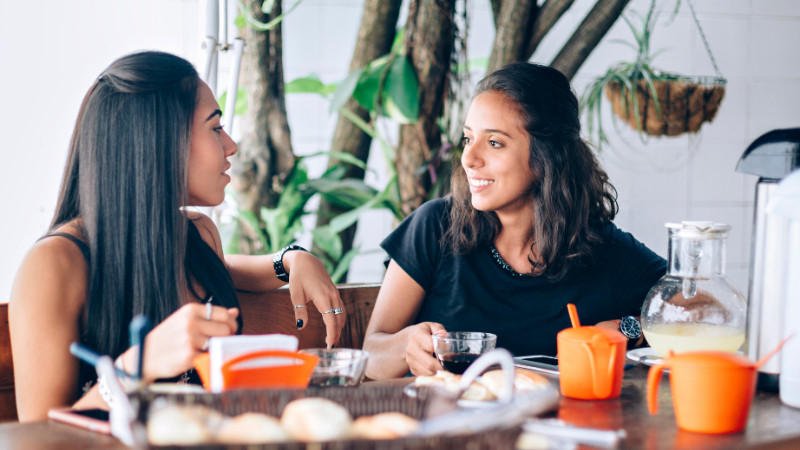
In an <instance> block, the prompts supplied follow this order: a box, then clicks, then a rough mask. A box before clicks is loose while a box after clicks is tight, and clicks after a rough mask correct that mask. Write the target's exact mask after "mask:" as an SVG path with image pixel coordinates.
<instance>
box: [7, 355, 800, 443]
mask: <svg viewBox="0 0 800 450" xmlns="http://www.w3.org/2000/svg"><path fill="white" fill-rule="evenodd" d="M647 369H648V368H647V367H646V366H636V367H634V368H632V369H630V370H628V371H627V372H626V373H625V381H624V384H623V388H622V396H621V397H620V398H619V399H615V400H607V401H598V402H595V401H582V400H572V399H568V398H562V399H561V403H560V405H559V409H558V411H557V412H555V413H553V414H552V416H553V417H558V418H559V419H562V420H563V421H565V422H567V423H569V424H572V425H576V426H584V427H593V428H600V429H619V428H623V429H624V430H625V431H626V433H627V438H626V439H624V440H623V441H622V442H621V445H620V446H621V448H646V449H660V448H690V449H697V448H720V449H723V448H724V449H730V448H755V447H758V448H767V449H784V448H785V449H790V448H791V449H797V448H800V409H794V408H790V407H788V406H785V405H783V404H782V403H781V402H780V399H779V398H778V396H777V395H776V394H774V393H765V392H759V393H757V395H756V398H755V400H754V402H753V406H752V408H751V410H750V420H749V423H748V426H747V431H745V432H744V433H737V434H730V435H704V434H697V433H691V432H688V431H681V430H679V429H678V428H677V426H676V425H675V416H674V414H673V410H672V399H671V396H670V392H669V377H668V375H667V374H665V376H664V378H663V379H662V381H661V386H660V392H659V402H660V403H659V413H658V414H657V415H655V416H651V415H650V414H649V413H648V412H647V404H646V403H647V402H646V390H647V389H646V379H647ZM406 382H408V379H405V380H393V381H390V382H379V383H387V384H396V383H397V384H401V383H402V384H405V383H406ZM0 448H2V449H6V448H8V449H17V448H24V449H26V450H38V449H59V450H61V449H65V450H69V449H86V448H97V449H121V448H126V447H125V446H123V445H122V444H121V443H120V442H119V441H117V440H116V439H114V438H112V437H110V436H104V435H100V434H96V433H92V432H89V431H84V430H82V429H79V428H75V427H72V426H69V425H62V424H59V423H53V422H37V423H28V424H19V423H5V424H0Z"/></svg>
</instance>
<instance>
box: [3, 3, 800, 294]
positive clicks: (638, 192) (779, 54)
mask: <svg viewBox="0 0 800 450" xmlns="http://www.w3.org/2000/svg"><path fill="white" fill-rule="evenodd" d="M286 3H287V5H289V4H293V3H294V0H291V1H289V2H286ZM593 3H594V1H593V0H577V1H576V2H575V5H574V6H573V7H572V9H571V10H570V11H569V12H568V13H567V14H566V15H565V16H564V18H563V19H562V21H561V22H560V23H559V24H558V25H557V27H556V28H555V29H554V31H553V32H552V33H551V35H548V38H547V39H546V40H545V41H544V42H543V43H542V45H541V47H540V50H539V51H538V52H537V54H535V55H534V60H536V61H539V62H544V63H548V62H549V61H550V60H551V59H552V56H553V55H554V54H555V52H556V51H557V49H558V48H560V45H561V43H562V42H563V41H564V40H565V39H566V38H567V37H568V33H569V31H570V29H571V28H572V27H574V25H575V23H577V22H578V21H580V20H581V19H582V17H583V15H584V14H585V11H586V10H588V8H589V7H590V6H591V4H593ZM693 3H694V4H695V5H696V8H697V12H698V16H699V19H700V21H701V24H702V26H703V28H704V30H705V32H706V35H707V37H708V39H709V42H710V44H711V47H712V50H713V51H714V54H715V56H716V58H717V62H718V64H719V67H720V69H721V71H722V73H723V74H724V75H725V76H726V77H727V78H728V81H729V83H728V92H727V95H726V98H725V100H724V101H723V104H722V107H721V109H720V112H719V115H718V117H717V119H716V120H715V121H714V122H713V123H711V124H706V125H704V127H703V129H702V132H701V133H700V135H699V136H696V137H691V138H687V137H680V138H671V139H652V140H650V142H649V144H648V145H647V146H646V148H645V146H643V145H642V144H641V143H639V142H638V141H637V139H638V138H636V136H635V135H633V134H630V133H628V134H625V137H626V139H627V141H628V142H629V143H631V144H630V145H625V144H622V143H619V142H615V145H614V146H613V148H614V149H616V150H617V153H618V154H620V155H621V157H620V156H614V155H613V152H611V151H606V152H604V153H603V154H602V156H601V158H602V160H603V164H604V166H605V168H606V170H607V171H608V172H609V175H610V176H611V179H612V182H613V183H614V184H615V185H616V186H617V188H618V190H619V199H620V208H621V214H620V216H619V218H618V221H617V223H618V224H619V225H620V227H622V228H623V229H625V230H628V231H631V232H632V233H633V234H634V235H635V236H637V237H638V238H639V239H640V240H642V241H643V242H645V243H646V244H647V245H648V246H650V247H651V248H653V249H654V250H656V251H657V252H658V253H660V254H662V255H664V256H666V231H665V229H664V227H663V224H664V222H667V221H676V220H687V219H697V220H699V219H705V220H715V221H722V222H726V223H729V224H730V225H731V226H732V227H733V231H732V233H731V236H730V239H729V244H728V271H729V273H730V275H731V278H732V280H733V281H734V283H735V284H736V285H737V286H738V287H739V288H740V289H742V290H746V287H747V273H748V272H747V270H748V269H747V268H748V260H749V249H750V241H749V238H750V233H751V218H752V217H751V216H752V206H753V201H752V200H753V191H754V183H755V179H754V177H751V176H747V175H740V174H737V173H735V172H734V167H735V164H736V161H737V160H738V158H739V156H740V155H741V153H742V151H743V150H744V148H745V147H746V146H747V144H749V143H750V142H751V141H752V140H753V139H755V138H756V137H758V136H759V135H761V134H762V133H764V132H766V131H768V130H771V129H773V128H781V127H789V126H800V58H798V56H800V55H798V50H797V48H796V43H797V42H800V2H796V1H793V0H771V1H768V0H758V1H756V0H730V1H727V0H716V1H712V0H704V1H694V2H693ZM361 4H362V1H360V0H335V1H334V0H328V1H325V0H305V1H304V2H303V3H302V4H301V5H300V7H298V8H297V9H296V10H295V11H294V12H293V13H291V14H290V15H289V16H288V17H287V19H286V22H285V26H284V33H285V36H284V39H285V42H284V45H285V48H284V58H285V68H286V78H287V80H291V79H293V78H296V77H299V76H305V75H307V74H309V73H311V72H315V73H317V74H318V75H319V76H320V77H321V78H322V79H323V80H324V81H326V82H331V81H336V80H339V79H341V78H343V77H344V76H345V74H346V71H347V67H348V65H349V61H350V57H351V55H352V49H353V46H354V44H355V39H356V33H357V28H358V24H359V21H360V13H361ZM647 4H649V2H648V1H646V0H634V1H632V2H631V5H632V7H634V8H638V9H640V10H643V9H644V8H645V7H646V6H647ZM487 5H488V1H483V0H481V1H478V0H473V1H471V3H470V8H471V18H472V28H471V30H470V42H469V51H470V58H477V57H482V56H487V55H488V51H489V48H490V45H491V40H492V37H493V27H492V25H491V22H490V20H491V19H490V16H489V14H490V13H489V10H488V6H487ZM201 9H202V2H201V1H199V0H139V1H136V2H131V1H122V0H71V1H69V2H65V1H63V0H45V1H43V2H27V1H24V0H5V1H3V2H2V5H1V6H0V42H3V46H2V47H0V86H2V88H3V94H4V95H3V96H4V99H3V102H2V106H3V107H2V108H0V135H2V136H3V138H4V141H5V142H6V144H7V145H6V151H5V155H4V157H3V158H2V161H3V162H2V167H3V169H5V170H4V171H3V172H4V173H5V176H3V177H0V204H1V205H3V220H2V221H0V250H2V254H3V258H2V260H0V301H4V300H6V298H7V296H8V293H9V292H10V288H11V281H12V279H13V276H14V272H15V271H16V268H17V266H18V264H19V261H20V260H21V258H22V256H23V255H24V253H25V251H26V250H27V249H28V248H29V247H30V245H31V244H32V243H33V242H34V241H35V240H36V239H37V238H38V237H39V236H41V235H42V234H43V233H44V232H45V231H46V229H47V225H48V223H49V220H50V218H51V216H52V213H53V209H54V206H55V201H56V195H57V190H58V183H59V180H60V177H61V170H62V168H63V164H64V160H65V158H66V148H67V143H68V141H69V136H70V133H71V129H72V126H73V124H74V120H75V116H76V114H77V110H78V107H79V105H80V101H81V98H82V96H83V94H84V93H85V91H86V89H87V88H88V87H89V85H90V84H91V82H92V80H93V79H94V78H95V77H96V76H97V75H98V74H99V73H100V72H101V71H102V69H103V68H105V67H106V66H107V65H108V64H109V63H110V62H111V61H112V60H113V59H115V58H116V57H118V56H121V55H122V54H125V53H128V52H130V51H134V50H138V49H160V50H165V51H170V52H173V53H176V54H179V55H181V56H184V57H186V58H187V59H189V60H190V61H192V62H194V63H196V64H197V63H199V62H200V41H201V34H202V33H201V28H202V26H201V25H200V24H202V23H203V22H202V18H201V17H200V15H201V12H202V11H201ZM662 25H663V24H662ZM614 38H622V39H625V38H628V34H627V28H626V27H625V25H624V24H623V23H622V22H619V23H617V24H616V25H615V26H614V28H613V29H612V31H611V32H610V33H609V36H607V38H606V39H605V40H604V41H603V43H601V46H600V47H599V48H598V49H597V51H595V52H594V54H593V55H592V56H591V57H590V58H589V60H588V61H587V62H586V64H585V65H584V67H583V68H582V70H581V71H580V72H579V73H578V74H577V76H576V77H575V79H574V84H575V86H576V88H578V89H579V90H580V89H581V88H582V86H584V85H585V84H586V83H587V82H588V81H589V79H590V78H591V77H592V76H594V75H597V74H599V73H601V72H602V71H604V70H605V69H606V68H607V67H608V66H609V65H611V64H613V63H614V62H616V61H618V60H619V59H620V58H622V57H625V56H626V55H627V54H628V52H627V50H625V49H624V47H622V46H620V45H614V44H611V43H609V42H608V41H609V40H610V39H614ZM653 47H654V48H660V47H670V48H671V50H670V51H667V52H666V53H664V54H663V55H662V56H661V57H659V58H657V59H656V63H657V65H659V66H660V67H662V68H663V69H666V70H670V71H675V72H681V73H684V74H696V75H711V74H713V69H712V68H711V65H710V63H709V61H708V58H707V57H706V56H705V50H704V48H703V46H702V43H701V41H700V37H699V34H698V32H697V30H696V28H695V27H694V25H693V22H692V19H691V15H690V14H689V13H688V9H687V7H686V2H683V6H682V8H681V11H680V12H679V14H678V16H677V18H676V20H675V22H674V23H673V24H672V25H671V26H670V27H668V28H664V27H663V26H659V28H658V29H657V31H656V34H655V36H654V43H653ZM475 81H477V78H476V79H475ZM287 109H288V113H289V120H290V124H291V127H292V135H293V141H294V146H295V149H296V150H297V152H298V153H300V154H308V153H311V152H314V151H318V150H323V149H327V146H328V145H329V142H330V138H331V136H332V133H333V127H334V125H335V117H331V116H329V115H328V105H327V103H326V102H325V101H324V100H323V99H321V98H318V97H315V96H311V95H291V96H289V98H288V100H287ZM374 153H375V154H374V155H373V156H375V158H373V160H371V161H370V165H371V166H372V167H374V168H375V169H376V172H377V176H371V177H370V179H369V180H368V181H370V182H374V183H376V185H377V184H379V183H380V182H381V180H382V178H383V177H382V174H383V173H384V172H385V171H384V170H383V161H382V160H381V158H380V155H378V154H377V152H374ZM690 153H691V154H693V158H692V159H691V162H690V163H689V164H684V165H683V166H681V167H679V168H677V169H673V170H670V171H663V170H659V169H657V168H656V167H654V165H655V166H657V165H659V164H661V165H665V164H671V163H673V162H675V161H683V160H685V159H686V158H687V155H689V154H690ZM643 155H644V158H643ZM631 161H633V163H631ZM323 163H324V161H320V162H319V164H318V165H317V167H316V170H320V169H321V166H322V164H323ZM363 219H364V220H365V221H367V222H368V224H369V226H368V227H362V229H361V230H360V231H359V233H358V235H357V239H358V240H359V242H361V245H362V249H364V250H367V251H369V250H372V251H373V252H372V253H369V254H367V255H364V256H361V257H359V258H357V260H356V261H355V262H354V267H353V271H352V273H353V278H351V280H353V281H378V280H380V279H381V277H382V265H381V261H382V259H383V255H382V254H381V253H380V252H379V251H377V248H378V243H379V242H380V240H381V239H382V237H383V236H385V235H386V234H387V233H388V232H389V231H390V230H391V227H392V220H391V218H390V217H388V216H387V215H386V214H382V213H378V212H375V213H368V214H367V215H365V216H364V217H363ZM365 228H369V231H370V232H369V233H365V232H364V229H365Z"/></svg>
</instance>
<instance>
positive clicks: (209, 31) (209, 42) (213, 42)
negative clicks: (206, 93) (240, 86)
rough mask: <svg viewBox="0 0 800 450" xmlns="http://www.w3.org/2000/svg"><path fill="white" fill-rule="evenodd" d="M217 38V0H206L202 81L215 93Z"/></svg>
mask: <svg viewBox="0 0 800 450" xmlns="http://www.w3.org/2000/svg"><path fill="white" fill-rule="evenodd" d="M218 38H219V0H206V36H205V38H204V39H203V50H205V59H204V61H203V72H202V76H203V81H205V82H206V83H207V84H208V86H209V87H210V88H211V92H213V93H214V95H217V67H218V62H219V60H218V57H217V55H218V54H217V50H218V49H217V44H218V42H219V41H218Z"/></svg>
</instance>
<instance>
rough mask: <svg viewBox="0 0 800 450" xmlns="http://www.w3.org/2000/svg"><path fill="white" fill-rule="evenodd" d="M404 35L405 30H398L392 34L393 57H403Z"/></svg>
mask: <svg viewBox="0 0 800 450" xmlns="http://www.w3.org/2000/svg"><path fill="white" fill-rule="evenodd" d="M405 35H406V29H405V28H398V29H397V30H396V31H395V33H394V40H393V41H392V50H391V53H393V54H395V55H404V54H405V50H406V49H405V48H404V47H403V38H404V37H405Z"/></svg>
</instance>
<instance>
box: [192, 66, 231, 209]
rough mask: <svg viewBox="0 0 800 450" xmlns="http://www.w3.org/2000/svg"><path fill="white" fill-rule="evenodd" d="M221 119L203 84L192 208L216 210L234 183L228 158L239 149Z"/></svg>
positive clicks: (197, 117) (194, 130) (194, 134)
mask: <svg viewBox="0 0 800 450" xmlns="http://www.w3.org/2000/svg"><path fill="white" fill-rule="evenodd" d="M221 118H222V113H221V112H220V109H219V104H218V103H217V100H216V99H215V98H214V94H213V93H212V92H211V89H210V88H209V87H208V85H207V84H206V83H204V82H202V81H201V82H199V83H198V86H197V104H196V105H195V110H194V120H193V121H192V140H191V147H190V149H189V163H188V165H189V168H188V171H189V174H188V179H189V181H188V185H189V186H188V189H187V190H188V192H189V206H216V205H219V204H220V203H222V201H223V200H224V199H225V186H226V185H227V184H228V183H230V182H231V177H230V175H228V174H226V173H225V171H226V170H228V169H230V167H231V163H230V162H229V161H228V157H229V156H232V155H234V154H235V153H236V151H237V150H238V147H237V146H236V143H235V142H233V139H231V137H230V136H228V133H226V132H225V130H223V129H222V125H221V123H220V120H221Z"/></svg>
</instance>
